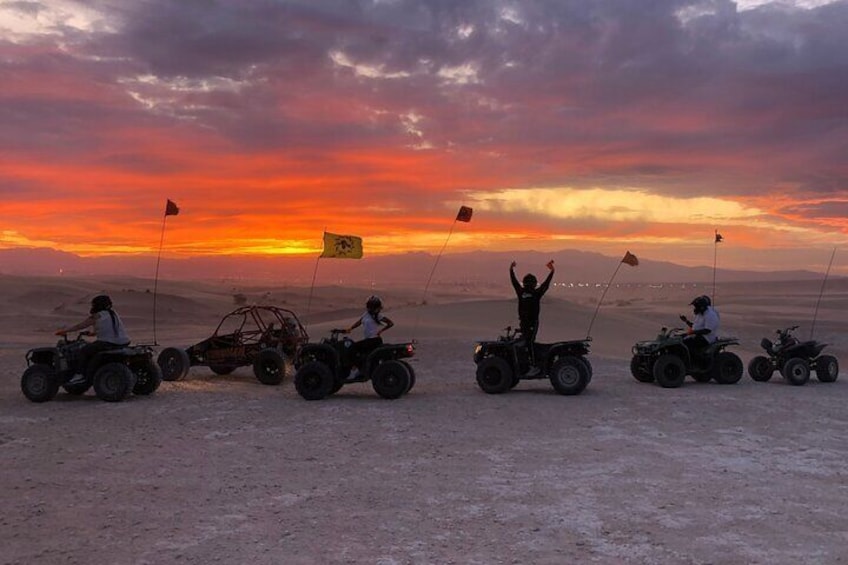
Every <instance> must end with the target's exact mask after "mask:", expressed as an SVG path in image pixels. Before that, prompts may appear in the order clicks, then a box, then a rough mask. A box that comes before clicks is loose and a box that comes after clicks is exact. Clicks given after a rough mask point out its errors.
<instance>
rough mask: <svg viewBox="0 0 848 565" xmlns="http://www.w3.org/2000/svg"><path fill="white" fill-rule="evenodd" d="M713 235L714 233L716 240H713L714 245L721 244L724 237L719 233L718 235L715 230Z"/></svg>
mask: <svg viewBox="0 0 848 565" xmlns="http://www.w3.org/2000/svg"><path fill="white" fill-rule="evenodd" d="M715 233H716V240H715V242H716V243H721V242H722V241H724V237H722V235H721V234H720V233H718V230H716V232H715Z"/></svg>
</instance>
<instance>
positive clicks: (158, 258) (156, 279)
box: [153, 207, 168, 345]
mask: <svg viewBox="0 0 848 565" xmlns="http://www.w3.org/2000/svg"><path fill="white" fill-rule="evenodd" d="M167 219H168V211H167V207H166V210H165V215H164V216H162V234H161V235H160V236H159V253H158V254H157V255H156V274H155V275H154V276H153V345H159V341H158V340H157V339H156V294H157V290H158V288H159V262H160V261H161V260H162V244H163V243H164V241H165V221H166V220H167Z"/></svg>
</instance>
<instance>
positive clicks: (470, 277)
mask: <svg viewBox="0 0 848 565" xmlns="http://www.w3.org/2000/svg"><path fill="white" fill-rule="evenodd" d="M551 258H553V259H554V260H555V262H556V268H557V273H556V281H558V282H565V283H568V282H573V283H575V284H576V283H581V282H582V283H598V282H601V283H603V282H606V281H608V280H609V279H610V277H611V276H612V274H613V272H614V271H615V269H616V267H618V265H619V262H620V260H621V257H610V256H607V255H601V254H600V253H594V252H586V251H576V250H568V249H565V250H562V251H558V252H554V253H547V252H546V253H541V252H536V251H502V252H492V251H477V252H470V253H451V254H445V255H442V257H441V258H440V259H439V260H438V264H437V263H436V256H435V255H431V254H428V253H420V252H417V253H403V254H397V255H384V256H376V257H365V258H363V259H361V260H354V259H321V260H318V259H316V258H315V257H309V258H306V257H270V256H269V257H257V256H232V255H227V256H215V257H194V258H186V259H172V258H163V259H162V260H161V263H160V265H159V276H160V278H162V279H177V280H194V279H204V280H210V279H211V280H216V279H217V280H222V279H224V280H240V281H251V280H255V281H279V282H283V283H288V284H297V285H301V284H305V285H309V284H310V283H311V281H312V279H313V277H314V278H315V281H316V284H318V285H327V284H351V285H357V286H363V285H364V286H367V285H369V284H371V283H379V284H381V285H382V284H400V285H405V286H406V285H408V286H413V287H423V286H424V285H425V284H426V282H427V279H428V277H430V275H431V273H432V280H431V285H435V284H439V285H446V284H447V285H451V284H457V285H467V284H472V283H473V284H486V283H492V284H496V285H502V284H504V282H505V281H506V280H507V276H508V269H509V265H510V263H511V262H512V261H513V260H515V261H517V262H518V266H517V268H516V273H517V274H518V276H519V278H521V277H522V276H523V275H524V273H527V272H533V273H535V274H536V276H537V277H539V279H540V280H541V279H542V278H543V277H544V276H546V275H547V268H546V267H545V263H547V261H548V260H549V259H551ZM434 267H435V270H434ZM155 271H156V257H151V256H106V257H80V256H78V255H75V254H73V253H66V252H63V251H58V250H55V249H47V248H16V249H0V274H7V275H52V276H60V275H66V276H133V277H144V278H153V276H154V274H155ZM822 276H823V275H822V273H816V272H812V271H805V270H793V271H770V272H759V271H740V270H728V269H718V270H717V271H716V279H717V280H719V281H722V282H741V281H777V280H812V279H820V278H821V277H822ZM712 278H713V270H712V267H711V266H701V267H686V266H682V265H677V264H675V263H669V262H666V261H652V260H650V259H646V258H644V257H640V258H639V265H638V266H637V267H631V266H629V265H624V264H622V265H621V269H620V271H619V273H618V274H617V276H616V278H615V282H617V283H661V282H708V281H711V280H712Z"/></svg>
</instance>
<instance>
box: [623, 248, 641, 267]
mask: <svg viewBox="0 0 848 565" xmlns="http://www.w3.org/2000/svg"><path fill="white" fill-rule="evenodd" d="M621 262H622V263H625V264H626V265H630V266H631V267H635V266H636V265H638V264H639V259H637V258H636V256H635V255H633V254H632V253H630V252H629V251H626V252H625V253H624V258H623V259H622V260H621Z"/></svg>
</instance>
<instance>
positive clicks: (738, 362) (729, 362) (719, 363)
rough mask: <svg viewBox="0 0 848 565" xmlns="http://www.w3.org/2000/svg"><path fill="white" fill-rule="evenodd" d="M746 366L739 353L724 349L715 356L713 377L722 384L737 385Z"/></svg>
mask: <svg viewBox="0 0 848 565" xmlns="http://www.w3.org/2000/svg"><path fill="white" fill-rule="evenodd" d="M744 372H745V366H744V365H743V364H742V359H740V358H739V356H738V355H736V354H735V353H732V352H730V351H722V352H721V353H719V354H718V355H716V358H715V364H714V366H713V378H714V379H715V381H716V382H717V383H718V384H720V385H735V384H736V383H738V382H739V379H741V378H742V374H743V373H744Z"/></svg>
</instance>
